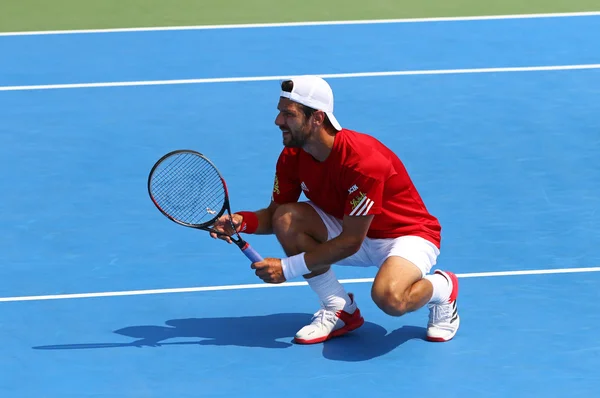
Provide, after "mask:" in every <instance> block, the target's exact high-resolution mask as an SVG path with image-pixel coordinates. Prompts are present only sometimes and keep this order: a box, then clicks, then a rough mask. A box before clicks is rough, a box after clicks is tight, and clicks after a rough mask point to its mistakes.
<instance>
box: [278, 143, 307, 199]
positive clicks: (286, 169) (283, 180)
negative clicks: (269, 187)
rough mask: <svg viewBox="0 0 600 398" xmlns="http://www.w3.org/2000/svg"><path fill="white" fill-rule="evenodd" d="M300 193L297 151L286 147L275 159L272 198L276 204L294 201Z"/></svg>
mask: <svg viewBox="0 0 600 398" xmlns="http://www.w3.org/2000/svg"><path fill="white" fill-rule="evenodd" d="M301 193H302V189H301V187H300V179H299V178H298V156H297V152H295V151H292V150H289V149H287V148H286V149H284V150H283V151H282V152H281V154H280V155H279V159H278V160H277V166H276V168H275V180H274V181H273V196H272V199H273V201H274V202H275V203H278V204H284V203H290V202H296V201H298V198H299V197H300V194H301Z"/></svg>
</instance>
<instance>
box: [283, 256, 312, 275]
mask: <svg viewBox="0 0 600 398" xmlns="http://www.w3.org/2000/svg"><path fill="white" fill-rule="evenodd" d="M281 268H282V269H283V276H285V280H286V281H289V280H292V279H295V278H297V277H299V276H300V275H306V274H310V270H309V269H308V268H307V267H306V263H305V262H304V253H300V254H296V255H295V256H291V257H287V258H282V259H281Z"/></svg>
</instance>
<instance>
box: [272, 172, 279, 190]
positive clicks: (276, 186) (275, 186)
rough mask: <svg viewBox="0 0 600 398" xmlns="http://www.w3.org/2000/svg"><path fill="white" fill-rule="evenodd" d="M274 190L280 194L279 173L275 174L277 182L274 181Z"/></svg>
mask: <svg viewBox="0 0 600 398" xmlns="http://www.w3.org/2000/svg"><path fill="white" fill-rule="evenodd" d="M273 192H274V193H276V194H277V195H279V179H278V178H277V174H275V182H274V183H273Z"/></svg>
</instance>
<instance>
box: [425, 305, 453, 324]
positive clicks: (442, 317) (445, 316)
mask: <svg viewBox="0 0 600 398" xmlns="http://www.w3.org/2000/svg"><path fill="white" fill-rule="evenodd" d="M429 308H430V309H431V311H429V321H430V322H431V323H439V322H440V321H442V322H450V319H452V304H432V305H430V306H429Z"/></svg>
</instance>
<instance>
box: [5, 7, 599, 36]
mask: <svg viewBox="0 0 600 398" xmlns="http://www.w3.org/2000/svg"><path fill="white" fill-rule="evenodd" d="M597 15H600V11H586V12H565V13H546V14H514V15H483V16H469V17H434V18H402V19H368V20H351V21H307V22H279V23H254V24H229V25H194V26H159V27H140V28H114V29H79V30H45V31H30V32H27V31H25V32H0V36H33V35H69V34H89V33H122V32H156V31H177V30H211V29H259V28H286V27H297V26H335V25H375V24H394V23H424V22H454V21H487V20H496V19H534V18H571V17H589V16H597Z"/></svg>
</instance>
